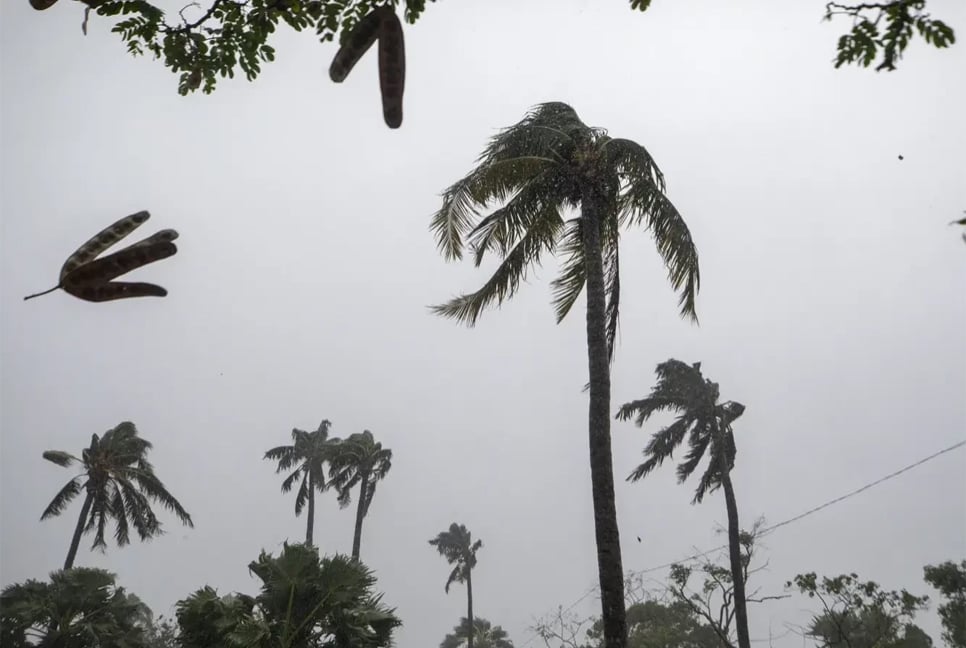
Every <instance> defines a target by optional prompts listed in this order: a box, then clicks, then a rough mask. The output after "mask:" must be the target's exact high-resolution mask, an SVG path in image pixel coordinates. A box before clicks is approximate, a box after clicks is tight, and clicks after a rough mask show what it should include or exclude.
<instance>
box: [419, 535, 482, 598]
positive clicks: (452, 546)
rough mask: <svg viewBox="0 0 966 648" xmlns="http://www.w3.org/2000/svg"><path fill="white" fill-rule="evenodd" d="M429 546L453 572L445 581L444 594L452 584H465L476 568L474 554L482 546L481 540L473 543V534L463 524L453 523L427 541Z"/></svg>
mask: <svg viewBox="0 0 966 648" xmlns="http://www.w3.org/2000/svg"><path fill="white" fill-rule="evenodd" d="M429 544H431V545H433V546H434V547H436V549H438V550H439V555H441V556H442V557H443V558H445V559H446V562H448V563H449V564H451V565H453V571H451V572H450V573H449V578H447V579H446V588H445V589H446V592H447V593H449V586H450V585H452V584H453V583H465V582H466V580H467V579H468V578H469V577H470V572H471V571H472V570H473V568H474V567H476V552H477V551H479V550H480V548H481V547H482V546H483V541H482V540H477V541H476V542H473V534H472V533H470V531H469V529H467V528H466V526H465V525H463V524H456V523H455V522H454V523H453V524H451V525H449V529H448V530H446V531H440V532H439V534H438V535H437V536H436V537H435V538H433V539H432V540H430V541H429Z"/></svg>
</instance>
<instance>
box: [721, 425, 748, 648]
mask: <svg viewBox="0 0 966 648" xmlns="http://www.w3.org/2000/svg"><path fill="white" fill-rule="evenodd" d="M721 445H722V446H723V445H724V444H721ZM725 465H727V464H725ZM721 486H722V488H723V489H724V494H725V506H727V508H728V554H729V557H730V559H731V578H732V580H733V581H734V586H735V596H734V602H735V625H736V626H737V627H738V646H739V648H751V641H750V640H749V639H748V609H747V601H746V600H745V570H744V568H743V567H742V565H741V539H740V531H741V529H740V527H739V526H738V503H737V501H736V500H735V489H734V487H733V486H732V484H731V471H726V472H724V473H723V474H722V475H721Z"/></svg>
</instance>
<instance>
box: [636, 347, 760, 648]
mask: <svg viewBox="0 0 966 648" xmlns="http://www.w3.org/2000/svg"><path fill="white" fill-rule="evenodd" d="M718 394H719V391H718V383H715V382H711V381H710V380H708V379H706V378H705V377H704V376H702V375H701V363H700V362H697V363H695V364H693V365H689V364H686V363H684V362H681V361H680V360H673V359H672V360H668V361H667V362H662V363H661V364H659V365H658V366H657V385H656V386H655V387H654V389H652V390H651V393H650V394H649V395H648V396H647V398H643V399H641V400H636V401H632V402H630V403H626V404H624V405H622V406H621V408H620V410H619V411H618V413H617V418H618V419H621V420H627V419H630V418H632V417H633V418H634V419H635V422H636V423H637V425H638V427H640V426H642V425H643V424H644V421H646V420H647V419H648V418H650V416H651V415H652V414H654V413H656V412H660V411H663V410H667V411H670V412H673V413H675V414H677V418H676V419H674V422H673V423H671V424H670V425H668V426H667V427H665V428H663V429H661V430H660V431H658V432H657V433H655V434H654V436H653V437H651V440H650V441H649V442H648V444H647V446H646V447H645V448H644V457H645V461H644V463H642V464H641V465H639V466H638V467H637V468H635V469H634V471H633V472H632V473H631V474H630V476H629V477H628V478H627V479H628V481H637V480H639V479H641V478H643V477H645V476H646V475H648V474H649V473H650V472H651V471H652V470H654V469H655V468H657V467H658V466H660V465H661V464H662V463H663V462H664V460H665V459H669V458H670V457H671V456H672V454H673V453H674V451H675V449H677V447H678V446H680V445H681V444H682V443H683V442H684V438H685V437H686V436H687V438H688V453H687V455H686V456H685V457H684V459H683V461H681V463H679V464H678V467H677V476H678V482H679V483H683V482H684V481H685V480H687V478H688V477H690V476H691V475H692V474H693V473H694V471H695V470H696V469H697V467H698V465H699V464H700V463H701V461H702V459H704V457H705V456H707V457H708V467H707V468H706V469H705V471H704V474H703V475H702V476H701V479H700V481H699V482H698V487H697V490H696V491H695V493H694V499H693V500H692V502H691V503H692V504H697V503H699V502H701V501H702V500H703V499H704V496H705V495H706V494H708V493H710V492H713V491H714V490H716V489H717V488H718V487H721V489H722V490H723V491H724V496H725V506H726V507H727V510H728V554H729V558H730V566H731V577H732V579H733V583H734V606H735V626H736V628H737V631H738V645H739V646H740V648H749V646H750V642H749V639H748V614H747V610H746V603H747V601H746V598H745V579H744V569H743V568H742V556H741V528H740V527H739V525H738V504H737V501H736V499H735V490H734V486H733V485H732V483H731V470H732V469H733V468H734V465H735V455H736V452H737V449H736V446H735V437H734V433H733V431H732V429H731V424H732V423H733V422H734V421H735V419H737V418H738V417H739V416H741V415H742V414H743V413H744V411H745V406H744V405H742V404H741V403H736V402H734V401H728V402H726V403H719V402H718Z"/></svg>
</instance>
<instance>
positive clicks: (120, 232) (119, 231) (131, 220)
mask: <svg viewBox="0 0 966 648" xmlns="http://www.w3.org/2000/svg"><path fill="white" fill-rule="evenodd" d="M149 218H151V214H149V213H148V212H147V211H139V212H138V213H136V214H131V215H130V216H125V217H124V218H122V219H121V220H119V221H117V222H116V223H114V224H113V225H110V226H108V227H105V228H104V229H103V230H101V231H100V232H98V233H97V234H95V235H94V236H92V237H91V239H90V240H88V241H87V242H86V243H84V244H83V245H82V246H80V247H79V248H77V251H76V252H74V253H73V254H72V255H70V256H69V257H67V261H65V262H64V265H63V267H62V268H61V269H60V280H61V282H63V281H64V277H66V276H67V275H68V274H70V273H71V272H73V271H74V270H76V269H77V268H79V267H80V266H82V265H84V264H85V263H88V262H90V261H93V260H94V258H95V257H97V255H98V254H100V253H101V252H103V251H104V250H106V249H107V248H109V247H111V246H112V245H114V244H115V243H117V242H118V241H120V240H121V239H123V238H124V237H125V236H127V235H128V234H130V233H131V232H133V231H134V230H136V229H137V228H138V227H140V226H141V225H143V224H144V223H145V222H146V221H147V220H148V219H149Z"/></svg>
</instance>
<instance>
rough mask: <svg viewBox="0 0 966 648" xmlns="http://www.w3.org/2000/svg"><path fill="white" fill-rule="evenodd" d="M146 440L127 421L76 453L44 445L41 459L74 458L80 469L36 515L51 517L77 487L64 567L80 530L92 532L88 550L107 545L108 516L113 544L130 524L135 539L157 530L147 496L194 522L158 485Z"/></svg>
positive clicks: (61, 462)
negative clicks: (80, 500) (75, 511)
mask: <svg viewBox="0 0 966 648" xmlns="http://www.w3.org/2000/svg"><path fill="white" fill-rule="evenodd" d="M151 447H152V446H151V443H150V442H148V441H147V440H145V439H143V438H141V437H140V436H138V431H137V428H136V427H135V426H134V424H133V423H130V422H127V421H125V422H124V423H121V424H119V425H118V426H117V427H115V428H114V429H113V430H108V431H107V432H105V433H104V436H103V437H98V436H97V435H96V434H94V435H92V436H91V444H90V446H89V447H87V448H85V449H84V451H83V452H82V453H81V457H80V458H78V457H75V456H74V455H72V454H70V453H67V452H63V451H60V450H48V451H47V452H45V453H44V455H43V456H44V459H46V460H47V461H50V462H53V463H55V464H57V465H58V466H64V467H67V466H70V465H71V464H73V463H74V462H75V461H76V462H79V463H80V464H82V466H83V471H82V472H81V474H79V475H77V476H76V477H74V478H73V479H71V480H70V481H69V482H67V483H66V484H65V485H64V487H63V488H61V489H60V492H59V493H57V495H55V496H54V499H53V500H51V502H50V504H48V505H47V508H46V509H45V510H44V513H43V515H41V516H40V519H41V520H46V519H47V518H50V517H56V516H58V515H60V514H61V513H63V512H64V510H65V509H66V508H67V505H68V504H70V502H71V501H72V500H73V499H74V498H75V497H77V496H78V495H79V494H80V493H81V492H82V491H83V492H84V493H85V496H84V503H83V505H82V506H81V512H80V515H79V516H78V518H77V526H76V527H75V528H74V535H73V537H72V538H71V542H70V549H68V551H67V559H66V560H65V561H64V569H70V568H71V567H72V566H73V565H74V558H75V557H76V556H77V547H78V545H79V544H80V539H81V535H83V534H84V533H88V532H90V531H93V532H94V545H93V547H92V548H93V549H98V548H100V549H103V548H105V547H107V542H106V541H105V539H104V533H105V530H106V527H107V522H108V520H109V519H112V520H114V525H115V528H114V539H115V540H116V541H117V545H118V546H119V547H123V546H124V545H126V544H128V543H129V542H130V528H131V526H133V527H134V530H135V531H136V532H137V534H138V536H139V537H140V538H141V540H148V539H149V538H152V537H154V536H157V535H161V533H162V531H161V523H160V522H159V521H158V519H157V517H156V516H155V515H154V511H153V510H151V501H152V500H153V501H155V502H158V503H160V504H161V505H162V506H164V508H166V509H168V510H169V511H172V512H174V514H175V515H177V516H178V519H180V520H181V522H182V523H183V524H186V525H187V526H189V527H192V526H194V524H193V523H192V522H191V516H190V515H188V512H187V511H185V510H184V508H183V507H182V506H181V503H180V502H178V500H176V499H175V498H174V496H173V495H171V493H169V492H168V490H167V489H166V488H165V487H164V484H162V483H161V480H160V479H158V477H157V475H155V474H154V467H153V466H152V465H151V463H150V462H149V461H148V460H147V454H148V451H149V450H150V449H151Z"/></svg>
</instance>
